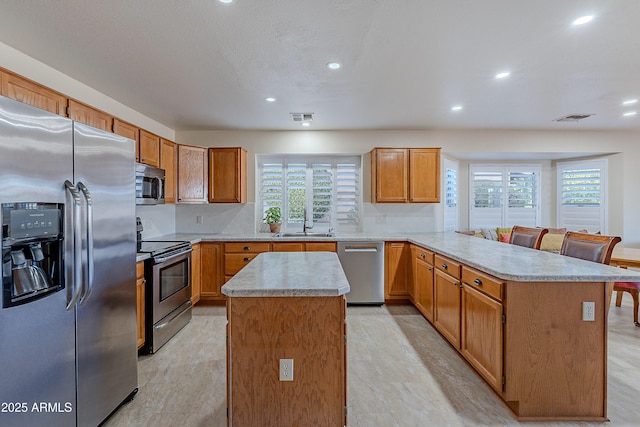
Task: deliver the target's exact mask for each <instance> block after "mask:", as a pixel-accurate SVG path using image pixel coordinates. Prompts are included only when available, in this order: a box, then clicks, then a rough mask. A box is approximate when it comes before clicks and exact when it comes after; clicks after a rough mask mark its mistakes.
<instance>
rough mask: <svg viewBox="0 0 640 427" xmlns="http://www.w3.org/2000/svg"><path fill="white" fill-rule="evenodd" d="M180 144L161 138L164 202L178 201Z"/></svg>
mask: <svg viewBox="0 0 640 427" xmlns="http://www.w3.org/2000/svg"><path fill="white" fill-rule="evenodd" d="M177 158H178V146H177V144H176V143H175V142H173V141H169V140H168V139H164V138H160V168H162V169H164V173H165V175H164V202H165V203H175V202H176V176H177V169H178V168H177Z"/></svg>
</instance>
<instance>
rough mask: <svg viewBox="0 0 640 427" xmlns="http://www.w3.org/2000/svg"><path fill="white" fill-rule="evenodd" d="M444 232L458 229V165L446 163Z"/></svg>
mask: <svg viewBox="0 0 640 427" xmlns="http://www.w3.org/2000/svg"><path fill="white" fill-rule="evenodd" d="M444 164H445V168H444V177H445V182H444V231H454V230H457V229H458V163H456V162H453V161H451V160H449V159H445V161H444Z"/></svg>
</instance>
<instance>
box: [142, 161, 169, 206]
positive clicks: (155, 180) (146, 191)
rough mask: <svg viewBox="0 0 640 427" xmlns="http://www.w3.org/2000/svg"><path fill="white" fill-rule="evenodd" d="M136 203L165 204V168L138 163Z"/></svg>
mask: <svg viewBox="0 0 640 427" xmlns="http://www.w3.org/2000/svg"><path fill="white" fill-rule="evenodd" d="M136 204H137V205H162V204H164V169H160V168H156V167H154V166H149V165H145V164H142V163H136Z"/></svg>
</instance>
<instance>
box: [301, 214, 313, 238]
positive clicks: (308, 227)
mask: <svg viewBox="0 0 640 427" xmlns="http://www.w3.org/2000/svg"><path fill="white" fill-rule="evenodd" d="M302 216H303V218H302V220H303V221H302V232H303V233H304V234H307V230H311V229H312V228H313V225H312V226H308V225H307V208H303V209H302Z"/></svg>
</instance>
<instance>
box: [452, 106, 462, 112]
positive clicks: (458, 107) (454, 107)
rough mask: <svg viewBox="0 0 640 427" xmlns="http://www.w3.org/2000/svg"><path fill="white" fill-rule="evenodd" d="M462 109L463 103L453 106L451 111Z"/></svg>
mask: <svg viewBox="0 0 640 427" xmlns="http://www.w3.org/2000/svg"><path fill="white" fill-rule="evenodd" d="M460 110H462V105H454V106H453V107H451V111H460Z"/></svg>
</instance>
